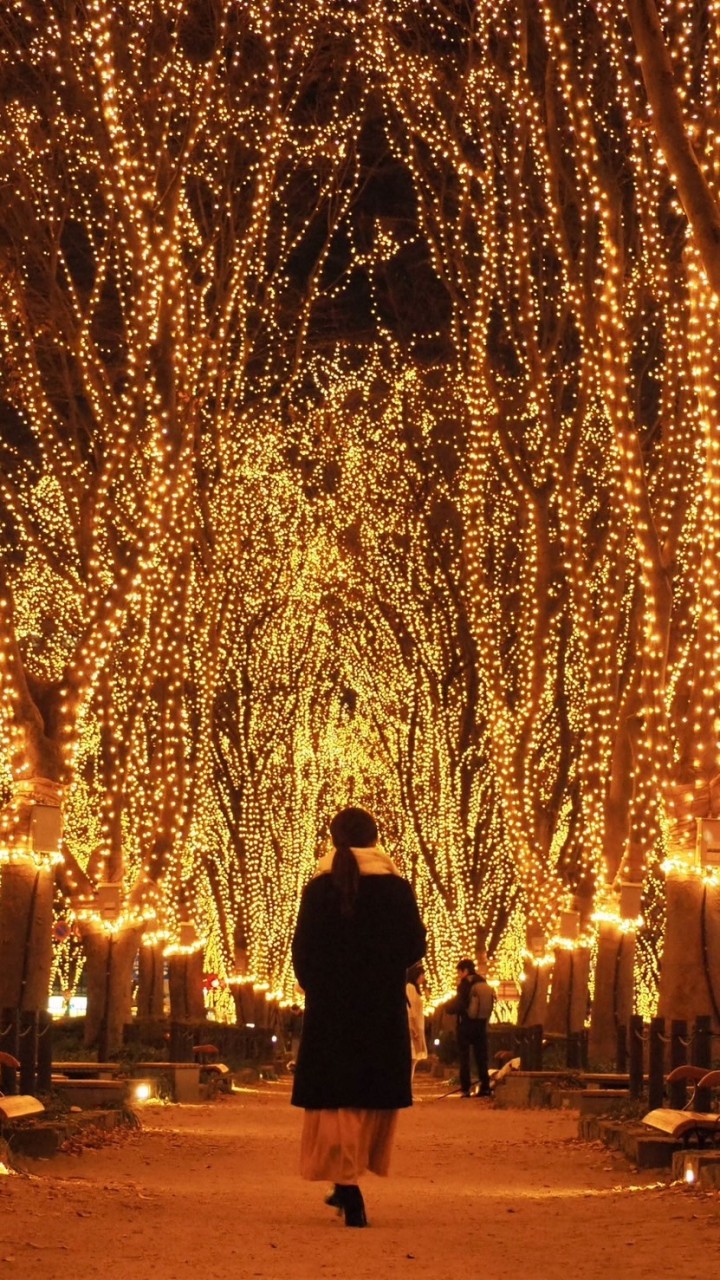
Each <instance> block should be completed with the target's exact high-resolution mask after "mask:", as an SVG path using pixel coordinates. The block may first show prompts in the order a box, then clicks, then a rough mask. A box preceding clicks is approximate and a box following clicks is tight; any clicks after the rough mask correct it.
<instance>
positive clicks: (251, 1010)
mask: <svg viewBox="0 0 720 1280" xmlns="http://www.w3.org/2000/svg"><path fill="white" fill-rule="evenodd" d="M231 989H232V997H233V1001H234V1003H235V1021H236V1022H237V1024H238V1026H239V1027H244V1026H247V1024H248V1022H254V1021H255V995H254V992H253V989H252V983H251V982H240V983H237V984H235V985H233V987H232V988H231Z"/></svg>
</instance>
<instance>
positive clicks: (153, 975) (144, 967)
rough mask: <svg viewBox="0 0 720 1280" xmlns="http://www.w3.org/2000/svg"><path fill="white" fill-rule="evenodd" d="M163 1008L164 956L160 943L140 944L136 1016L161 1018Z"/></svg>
mask: <svg viewBox="0 0 720 1280" xmlns="http://www.w3.org/2000/svg"><path fill="white" fill-rule="evenodd" d="M164 1009H165V957H164V955H163V948H162V945H161V944H160V943H157V944H156V945H154V946H141V947H140V954H139V965H138V989H137V1016H138V1018H161V1017H162V1015H163V1012H164Z"/></svg>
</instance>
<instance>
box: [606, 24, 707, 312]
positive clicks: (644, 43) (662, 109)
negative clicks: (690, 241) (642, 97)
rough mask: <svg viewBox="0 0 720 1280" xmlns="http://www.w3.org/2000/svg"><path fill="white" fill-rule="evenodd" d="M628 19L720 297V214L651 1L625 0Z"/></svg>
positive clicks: (656, 121)
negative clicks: (688, 125) (690, 133)
mask: <svg viewBox="0 0 720 1280" xmlns="http://www.w3.org/2000/svg"><path fill="white" fill-rule="evenodd" d="M627 15H628V19H629V21H630V26H631V28H632V33H633V39H634V40H635V47H636V49H637V51H638V54H639V56H640V68H641V71H642V76H643V80H644V81H645V89H646V91H647V96H648V102H649V104H650V108H651V111H652V124H653V128H654V130H655V136H656V138H657V140H658V143H659V144H660V150H661V151H662V152H663V155H664V156H665V162H666V164H667V166H668V169H669V170H670V173H671V175H672V178H673V181H674V183H675V185H676V187H677V192H678V196H679V198H680V201H681V203H682V206H683V209H684V210H685V213H686V214H687V218H688V222H689V223H690V226H691V227H692V230H693V234H694V236H695V238H696V241H697V245H698V249H699V251H700V256H701V258H702V261H703V266H704V268H705V271H706V272H707V277H708V280H709V281H710V284H711V286H712V288H713V289H714V290H715V292H716V293H720V209H718V204H717V201H716V200H715V198H714V196H713V193H712V191H711V189H710V187H709V185H708V182H707V179H706V177H705V173H704V171H703V169H702V167H701V165H700V163H699V162H698V158H697V156H696V154H695V151H694V149H693V145H692V142H691V140H690V137H689V134H688V130H687V125H686V121H685V116H684V113H683V106H682V102H681V100H680V95H679V93H678V88H677V84H676V82H675V76H674V74H673V68H672V63H671V61H670V55H669V53H668V50H667V47H666V45H665V41H664V39H663V33H662V27H661V25H660V19H659V17H658V11H657V5H656V4H655V0H628V4H627Z"/></svg>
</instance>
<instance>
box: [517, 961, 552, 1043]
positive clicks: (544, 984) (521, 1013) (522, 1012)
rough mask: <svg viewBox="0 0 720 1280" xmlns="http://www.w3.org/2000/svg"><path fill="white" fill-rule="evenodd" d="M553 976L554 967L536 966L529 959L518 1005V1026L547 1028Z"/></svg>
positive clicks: (526, 963)
mask: <svg viewBox="0 0 720 1280" xmlns="http://www.w3.org/2000/svg"><path fill="white" fill-rule="evenodd" d="M551 976H552V965H549V964H534V963H533V961H532V960H530V959H529V958H528V959H527V960H526V961H525V974H524V978H523V984H522V991H521V992H520V1002H519V1004H518V1026H520V1027H534V1026H543V1027H544V1026H545V1023H546V1020H547V1007H548V990H549V987H550V978H551Z"/></svg>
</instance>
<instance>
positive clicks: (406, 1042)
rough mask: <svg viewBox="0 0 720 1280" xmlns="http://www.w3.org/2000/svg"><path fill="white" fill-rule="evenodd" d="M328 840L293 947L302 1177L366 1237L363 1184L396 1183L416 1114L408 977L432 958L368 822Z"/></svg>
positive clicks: (342, 827)
mask: <svg viewBox="0 0 720 1280" xmlns="http://www.w3.org/2000/svg"><path fill="white" fill-rule="evenodd" d="M330 835H331V837H332V841H333V844H334V846H335V848H334V851H333V852H332V853H331V854H329V855H327V856H326V857H324V858H321V859H320V862H319V863H318V867H317V870H316V872H315V875H314V877H313V879H312V880H311V881H310V883H309V884H308V885H306V887H305V889H304V891H303V895H302V900H301V903H300V911H299V914H298V919H297V925H296V928H295V935H294V938H293V944H292V957H293V965H294V968H295V974H296V976H297V980H298V983H299V984H300V986H301V988H302V989H303V991H304V992H305V1018H304V1023H303V1033H302V1039H301V1041H300V1050H299V1053H298V1058H297V1064H296V1067H295V1076H294V1079H293V1092H292V1103H293V1106H296V1107H304V1108H305V1118H304V1123H303V1136H302V1146H301V1158H300V1169H301V1174H302V1176H303V1177H304V1178H308V1179H312V1180H320V1179H323V1180H324V1179H327V1180H328V1181H330V1182H333V1183H334V1184H335V1186H334V1190H333V1192H332V1194H331V1195H330V1196H328V1198H327V1203H328V1204H331V1205H333V1206H335V1207H336V1208H338V1209H340V1210H341V1211H342V1212H343V1213H344V1215H345V1223H346V1225H347V1226H355V1227H360V1226H366V1225H367V1219H366V1216H365V1207H364V1203H363V1198H362V1194H361V1192H360V1188H359V1186H358V1181H359V1178H360V1177H361V1175H362V1174H363V1173H364V1172H365V1171H366V1170H367V1169H369V1170H370V1171H371V1172H373V1173H377V1174H380V1175H381V1176H383V1175H386V1174H387V1172H388V1167H389V1161H390V1153H391V1150H392V1143H393V1137H394V1131H395V1125H396V1121H397V1112H398V1110H400V1109H401V1108H403V1107H409V1106H411V1105H412V1094H411V1088H410V1034H409V1029H408V1018H407V1004H406V998H405V974H406V971H407V969H408V968H409V967H410V966H411V965H412V964H414V963H415V962H416V961H418V960H420V959H421V958H422V957H423V955H424V954H425V928H424V925H423V923H422V921H421V919H420V915H419V913H418V909H417V904H416V902H415V896H414V894H413V891H412V888H411V887H410V884H409V883H408V881H407V880H404V879H403V878H402V876H401V875H400V874H399V872H398V871H397V868H396V867H395V866H394V864H393V862H392V860H391V859H390V858H389V857H388V855H387V854H386V853H385V851H384V850H383V849H382V848H381V846H380V845H379V844H378V830H377V826H376V824H375V819H374V818H372V817H371V815H370V814H369V813H366V812H365V810H364V809H358V808H348V809H343V810H341V812H340V813H338V814H336V816H335V817H334V818H333V820H332V822H331V823H330Z"/></svg>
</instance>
